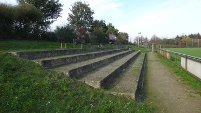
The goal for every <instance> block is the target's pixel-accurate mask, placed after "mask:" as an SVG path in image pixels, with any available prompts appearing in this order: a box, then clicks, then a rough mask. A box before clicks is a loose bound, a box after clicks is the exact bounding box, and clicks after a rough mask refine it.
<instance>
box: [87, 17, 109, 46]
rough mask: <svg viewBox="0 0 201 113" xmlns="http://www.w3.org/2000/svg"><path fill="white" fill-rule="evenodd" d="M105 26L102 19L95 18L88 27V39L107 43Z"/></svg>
mask: <svg viewBox="0 0 201 113" xmlns="http://www.w3.org/2000/svg"><path fill="white" fill-rule="evenodd" d="M106 31H107V26H106V24H105V21H104V20H95V21H93V23H92V27H91V29H90V32H91V34H90V41H91V42H93V43H108V42H109V39H108V37H107V34H106Z"/></svg>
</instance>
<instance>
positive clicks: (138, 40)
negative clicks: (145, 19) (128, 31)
mask: <svg viewBox="0 0 201 113" xmlns="http://www.w3.org/2000/svg"><path fill="white" fill-rule="evenodd" d="M140 34H141V32H139V33H138V48H139V47H140Z"/></svg>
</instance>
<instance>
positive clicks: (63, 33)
mask: <svg viewBox="0 0 201 113" xmlns="http://www.w3.org/2000/svg"><path fill="white" fill-rule="evenodd" d="M55 33H56V35H57V36H58V37H59V38H62V41H65V42H71V43H72V42H73V39H76V34H75V33H74V29H73V27H72V26H70V25H69V24H67V25H65V26H61V27H58V26H57V28H56V30H55Z"/></svg>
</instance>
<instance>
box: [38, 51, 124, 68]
mask: <svg viewBox="0 0 201 113" xmlns="http://www.w3.org/2000/svg"><path fill="white" fill-rule="evenodd" d="M125 50H127V49H115V50H109V51H101V52H91V53H87V54H75V55H71V56H62V57H58V58H45V59H39V60H35V62H37V63H39V64H40V65H42V66H43V67H45V68H53V67H56V66H61V65H66V64H71V63H75V62H80V61H83V60H88V59H92V58H97V57H101V56H104V55H108V54H113V53H117V52H121V51H125Z"/></svg>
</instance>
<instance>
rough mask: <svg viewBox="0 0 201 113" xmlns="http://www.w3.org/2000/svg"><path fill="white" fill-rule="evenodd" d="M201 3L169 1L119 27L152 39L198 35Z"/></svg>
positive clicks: (151, 8)
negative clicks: (153, 37)
mask: <svg viewBox="0 0 201 113" xmlns="http://www.w3.org/2000/svg"><path fill="white" fill-rule="evenodd" d="M200 5H201V1H185V2H184V1H173V0H169V1H167V2H164V3H162V4H158V5H157V6H153V7H150V8H148V9H147V11H145V12H143V13H142V14H140V15H138V16H133V20H129V21H127V22H124V23H121V24H119V25H118V28H120V30H125V31H127V32H128V33H129V35H130V36H132V37H134V36H136V35H137V33H138V32H139V31H141V32H142V34H143V35H145V36H148V37H151V36H152V35H153V34H156V35H159V36H161V37H166V36H168V37H174V36H176V35H181V34H182V33H186V34H188V33H197V32H199V31H198V30H199V27H198V26H201V23H200V20H201V16H200V15H199V12H200V11H201V8H200Z"/></svg>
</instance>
